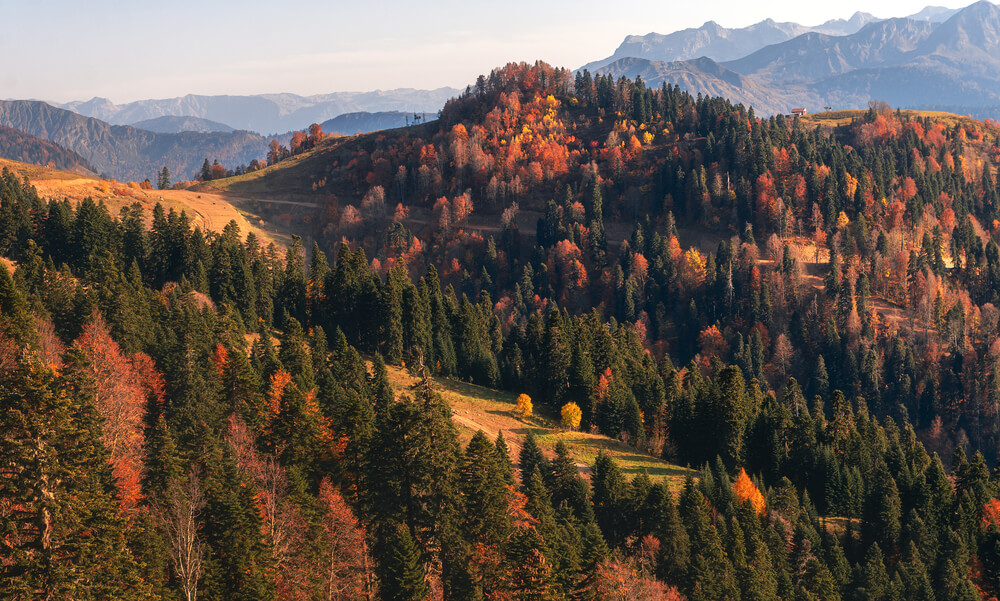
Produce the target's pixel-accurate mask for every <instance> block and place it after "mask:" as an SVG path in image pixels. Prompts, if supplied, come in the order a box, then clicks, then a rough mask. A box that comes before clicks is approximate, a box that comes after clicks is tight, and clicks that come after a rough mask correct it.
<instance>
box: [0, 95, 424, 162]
mask: <svg viewBox="0 0 1000 601" xmlns="http://www.w3.org/2000/svg"><path fill="white" fill-rule="evenodd" d="M419 115H420V120H421V121H430V120H433V119H436V118H437V113H436V112H434V113H419ZM413 116H414V113H403V112H399V111H386V112H379V113H366V112H356V113H348V114H345V115H339V116H337V117H335V118H333V119H329V120H326V121H324V122H323V123H322V124H321V125H322V126H323V131H325V132H327V133H338V134H356V133H368V132H370V131H375V130H379V129H391V128H396V127H404V126H405V125H407V124H408V123H413V122H414V119H413ZM308 125H309V123H302V124H299V126H298V127H296V129H298V130H302V129H306V128H307V127H308ZM291 137H292V131H288V132H285V133H282V134H277V135H274V136H266V137H265V136H261V135H259V134H256V133H253V132H249V131H242V130H234V129H233V128H232V127H229V126H228V125H226V124H224V123H219V122H215V121H210V120H207V119H203V118H200V117H190V116H185V117H173V116H164V117H157V118H155V119H150V120H146V121H141V122H139V123H136V126H134V127H133V126H130V125H111V124H109V123H107V122H105V121H102V120H99V119H95V118H92V117H84V116H82V115H79V114H77V113H75V112H73V111H69V110H65V109H60V108H57V107H54V106H52V105H49V104H47V103H44V102H39V101H34V100H13V101H0V157H2V158H7V159H11V160H17V161H22V162H27V163H34V164H39V165H49V166H53V167H55V168H57V169H62V170H67V171H76V172H78V173H101V174H104V175H107V176H109V177H113V178H116V179H119V180H131V181H141V180H143V179H145V178H147V177H149V178H152V177H153V176H154V174H155V173H156V172H157V171H158V170H160V169H161V168H162V167H164V166H166V167H167V168H168V169H169V170H170V172H171V173H172V174H174V180H175V181H177V180H181V179H187V178H190V177H192V176H193V175H194V174H195V173H196V172H198V171H199V170H200V168H201V164H202V162H203V161H204V160H205V159H206V158H207V159H209V160H214V159H218V160H219V162H220V163H222V164H223V165H225V166H226V167H229V168H234V167H236V166H238V165H248V164H249V163H250V161H252V160H253V159H258V160H263V159H264V158H265V157H266V155H267V145H268V144H269V143H270V140H271V139H272V138H276V139H278V141H279V142H281V143H282V144H285V145H287V144H288V142H289V140H290V139H291Z"/></svg>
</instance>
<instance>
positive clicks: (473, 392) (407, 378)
mask: <svg viewBox="0 0 1000 601" xmlns="http://www.w3.org/2000/svg"><path fill="white" fill-rule="evenodd" d="M388 369H389V382H390V383H391V384H392V387H393V389H394V390H395V391H396V393H397V395H399V394H403V393H406V392H407V391H408V390H409V387H410V386H411V385H413V384H414V383H415V382H416V381H417V379H416V378H415V377H413V376H411V375H410V374H409V373H408V372H407V371H406V370H405V369H402V368H399V367H392V366H389V368H388ZM434 383H435V389H436V390H437V391H438V392H439V393H440V394H441V396H442V397H443V398H444V399H445V400H446V401H447V402H448V404H449V405H450V406H451V410H452V419H453V421H454V422H455V425H456V426H458V429H459V436H460V438H461V439H462V442H463V443H467V442H468V441H469V439H471V438H472V435H473V434H474V433H475V432H476V431H477V430H482V431H483V433H484V434H486V435H487V436H489V437H490V438H491V439H494V438H496V435H497V432H498V431H499V430H502V431H503V435H504V438H505V439H506V440H507V444H508V446H510V448H511V454H512V459H513V460H514V461H515V463H516V461H517V456H518V453H519V452H520V450H521V444H522V442H523V441H524V438H525V437H526V436H527V435H528V433H529V432H534V434H535V436H536V437H537V438H538V442H539V445H540V446H541V447H542V449H543V450H544V451H546V453H547V454H548V455H549V456H553V451H552V449H553V448H554V447H555V446H556V443H557V442H559V441H560V440H561V441H563V442H564V443H565V444H566V446H567V447H569V451H570V454H571V455H572V456H573V458H574V459H575V460H576V461H577V466H578V467H579V468H580V471H581V472H582V473H584V474H587V473H588V472H589V471H590V467H589V466H590V465H591V464H593V462H594V458H595V457H597V454H598V453H599V452H600V451H602V450H603V451H604V452H605V453H607V454H608V455H610V456H611V457H612V458H614V460H615V461H616V462H617V463H618V464H619V465H620V466H621V468H622V470H623V471H624V472H625V473H626V474H627V475H628V476H629V477H632V476H636V475H638V474H641V473H643V472H645V473H646V474H648V475H649V477H650V478H651V479H652V480H653V481H654V482H658V481H666V482H668V483H669V484H670V487H671V488H672V489H673V490H675V491H676V490H678V489H679V488H680V487H681V486H682V485H683V482H684V478H685V476H686V475H687V473H688V471H689V470H687V469H685V468H683V467H679V466H676V465H672V464H670V463H667V462H666V461H663V460H660V459H656V458H654V457H650V456H649V455H645V454H643V453H640V452H638V451H636V450H635V449H634V448H632V447H630V446H628V445H626V444H624V443H621V442H619V441H616V440H612V439H610V438H608V437H606V436H601V435H598V434H589V433H585V432H573V431H569V430H565V429H563V428H561V427H560V426H559V422H558V420H557V419H555V418H554V416H552V415H548V414H547V413H544V410H540V409H539V408H537V407H536V410H537V413H536V415H535V416H533V417H529V418H522V417H519V416H518V415H517V414H516V412H515V409H516V403H515V400H514V399H515V395H513V394H510V393H506V392H499V391H496V390H490V389H489V388H483V387H482V386H474V385H472V384H467V383H464V382H458V381H455V380H449V379H445V378H436V379H435V381H434Z"/></svg>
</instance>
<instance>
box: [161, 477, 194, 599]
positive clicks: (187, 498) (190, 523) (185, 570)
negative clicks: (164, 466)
mask: <svg viewBox="0 0 1000 601" xmlns="http://www.w3.org/2000/svg"><path fill="white" fill-rule="evenodd" d="M204 507H205V498H204V495H203V494H202V490H201V481H200V480H199V479H198V475H197V474H195V473H194V471H191V472H190V473H189V474H188V477H187V480H186V481H184V482H180V483H177V484H175V485H174V486H172V487H171V488H170V491H169V493H168V494H167V506H166V507H165V508H157V509H156V510H155V515H156V516H157V521H158V522H159V524H160V527H161V528H162V529H163V530H164V532H166V535H167V543H168V544H167V549H168V553H169V556H170V565H171V567H172V568H173V570H174V574H175V575H176V576H177V579H178V580H179V581H180V583H181V589H183V591H184V598H185V599H186V600H187V601H196V599H197V598H198V580H199V579H200V578H201V567H202V560H203V558H204V555H205V545H204V543H203V542H202V541H201V539H200V538H199V537H198V518H199V516H200V515H201V511H202V509H204Z"/></svg>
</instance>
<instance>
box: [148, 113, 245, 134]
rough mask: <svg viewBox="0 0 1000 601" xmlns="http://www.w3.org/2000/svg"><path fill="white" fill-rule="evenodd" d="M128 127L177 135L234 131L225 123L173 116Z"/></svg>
mask: <svg viewBox="0 0 1000 601" xmlns="http://www.w3.org/2000/svg"><path fill="white" fill-rule="evenodd" d="M129 125H131V126H132V127H135V128H137V129H145V130H146V131H152V132H156V133H158V134H179V133H181V132H183V131H196V132H202V133H208V132H213V131H217V132H223V133H231V132H233V131H236V130H234V129H233V128H232V127H229V126H228V125H226V124H225V123H219V122H218V121H210V120H209V119H202V118H201V117H191V116H183V117H175V116H173V115H167V116H164V117H157V118H155V119H146V120H145V121H138V122H136V123H130V124H129Z"/></svg>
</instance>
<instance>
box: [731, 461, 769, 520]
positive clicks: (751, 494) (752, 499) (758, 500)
mask: <svg viewBox="0 0 1000 601" xmlns="http://www.w3.org/2000/svg"><path fill="white" fill-rule="evenodd" d="M733 492H735V493H736V498H737V499H739V500H740V503H747V502H749V503H750V506H751V507H753V510H754V512H756V513H757V515H764V511H765V510H766V509H767V506H766V503H765V502H764V495H762V494H760V490H758V489H757V486H756V485H755V484H754V483H753V481H752V480H750V476H748V475H747V471H746V470H744V469H741V470H740V475H739V476H738V477H737V478H736V484H735V485H734V486H733Z"/></svg>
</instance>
